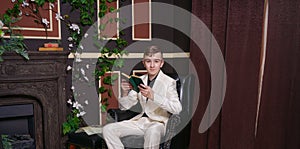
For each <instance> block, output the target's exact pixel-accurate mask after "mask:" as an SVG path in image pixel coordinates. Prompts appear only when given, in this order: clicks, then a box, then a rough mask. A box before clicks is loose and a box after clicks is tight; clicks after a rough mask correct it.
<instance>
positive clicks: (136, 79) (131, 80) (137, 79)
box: [122, 73, 144, 93]
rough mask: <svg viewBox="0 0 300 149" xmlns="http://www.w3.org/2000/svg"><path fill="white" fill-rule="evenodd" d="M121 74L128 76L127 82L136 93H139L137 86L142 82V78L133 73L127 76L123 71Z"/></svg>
mask: <svg viewBox="0 0 300 149" xmlns="http://www.w3.org/2000/svg"><path fill="white" fill-rule="evenodd" d="M122 75H123V76H125V77H126V78H128V80H129V83H130V84H131V85H132V89H133V90H135V91H136V92H137V93H139V92H140V89H139V88H138V86H139V85H140V84H144V83H143V80H142V79H141V78H140V77H138V76H135V75H131V76H129V75H127V74H125V73H122Z"/></svg>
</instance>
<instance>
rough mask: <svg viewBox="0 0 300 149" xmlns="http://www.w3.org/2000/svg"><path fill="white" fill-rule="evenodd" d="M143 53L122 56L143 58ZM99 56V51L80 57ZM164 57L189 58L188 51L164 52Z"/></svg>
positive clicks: (83, 54) (71, 55)
mask: <svg viewBox="0 0 300 149" xmlns="http://www.w3.org/2000/svg"><path fill="white" fill-rule="evenodd" d="M143 55H144V53H129V54H128V55H124V56H123V57H122V58H125V59H131V58H143ZM100 56H101V53H82V54H81V55H80V58H98V57H100ZM69 58H74V55H73V54H70V55H69ZM110 58H116V55H112V56H110ZM164 58H190V53H189V52H178V53H164Z"/></svg>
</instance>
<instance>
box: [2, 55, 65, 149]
mask: <svg viewBox="0 0 300 149" xmlns="http://www.w3.org/2000/svg"><path fill="white" fill-rule="evenodd" d="M67 56H68V52H30V53H29V57H30V60H29V61H26V60H24V59H23V58H22V57H20V56H18V55H16V54H14V53H10V54H6V55H5V56H4V57H3V58H4V62H2V63H0V106H1V105H12V104H18V103H32V104H33V105H34V106H35V110H34V116H35V136H36V138H35V139H36V147H37V149H38V148H45V149H48V148H49V149H52V148H56V149H59V148H63V146H64V141H65V138H64V137H63V136H62V130H61V125H62V123H63V122H64V121H65V119H66V109H67V107H66V106H67V104H66V93H65V79H66V67H67V64H66V61H67Z"/></svg>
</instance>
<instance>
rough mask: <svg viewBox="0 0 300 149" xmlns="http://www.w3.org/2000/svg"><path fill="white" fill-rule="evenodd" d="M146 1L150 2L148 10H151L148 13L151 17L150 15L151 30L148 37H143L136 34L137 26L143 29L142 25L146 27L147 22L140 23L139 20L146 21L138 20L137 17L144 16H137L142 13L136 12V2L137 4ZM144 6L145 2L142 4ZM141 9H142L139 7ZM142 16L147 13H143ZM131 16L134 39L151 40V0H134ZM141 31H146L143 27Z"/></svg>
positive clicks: (149, 25)
mask: <svg viewBox="0 0 300 149" xmlns="http://www.w3.org/2000/svg"><path fill="white" fill-rule="evenodd" d="M136 1H139V2H136ZM145 1H147V2H148V3H149V6H148V10H149V12H148V15H149V17H148V27H149V28H148V30H149V32H148V36H149V37H148V38H142V37H136V36H135V34H136V31H135V30H136V27H138V26H139V28H140V29H141V27H144V26H145V24H139V22H144V21H141V20H138V19H137V18H143V17H137V14H140V13H137V14H135V12H136V11H135V7H136V6H135V4H137V3H144V2H145ZM142 5H143V6H144V4H142ZM139 10H140V9H139ZM141 16H145V14H141ZM131 18H132V40H139V41H150V40H151V39H152V29H151V28H152V25H151V22H152V21H151V0H132V16H131ZM136 20H138V21H137V22H136ZM135 23H137V24H138V25H134V24H135ZM141 32H145V31H144V29H142V31H141Z"/></svg>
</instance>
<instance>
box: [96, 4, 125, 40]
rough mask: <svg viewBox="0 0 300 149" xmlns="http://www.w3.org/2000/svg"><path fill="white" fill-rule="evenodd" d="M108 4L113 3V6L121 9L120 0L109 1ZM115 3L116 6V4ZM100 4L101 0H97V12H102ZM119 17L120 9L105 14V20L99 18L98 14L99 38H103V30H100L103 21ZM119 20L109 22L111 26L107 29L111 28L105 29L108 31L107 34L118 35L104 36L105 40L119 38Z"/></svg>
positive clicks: (107, 27)
mask: <svg viewBox="0 0 300 149" xmlns="http://www.w3.org/2000/svg"><path fill="white" fill-rule="evenodd" d="M107 5H109V6H110V5H111V6H113V7H115V8H116V9H119V0H116V2H112V3H107ZM114 5H115V6H114ZM99 6H100V0H97V14H99V12H100V9H99ZM114 17H115V18H119V11H117V12H114V13H108V14H106V15H105V17H104V18H102V19H104V20H101V19H100V18H99V16H97V22H98V26H97V31H98V35H99V36H98V38H101V31H100V29H99V28H100V25H101V21H108V19H110V18H114ZM119 24H120V23H119V21H117V22H113V23H109V26H106V29H109V30H105V31H104V32H107V33H108V35H107V36H113V35H115V34H116V37H114V36H113V37H110V38H104V39H105V40H110V39H111V40H117V38H118V37H119ZM113 28H115V29H113ZM112 31H115V33H112Z"/></svg>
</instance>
